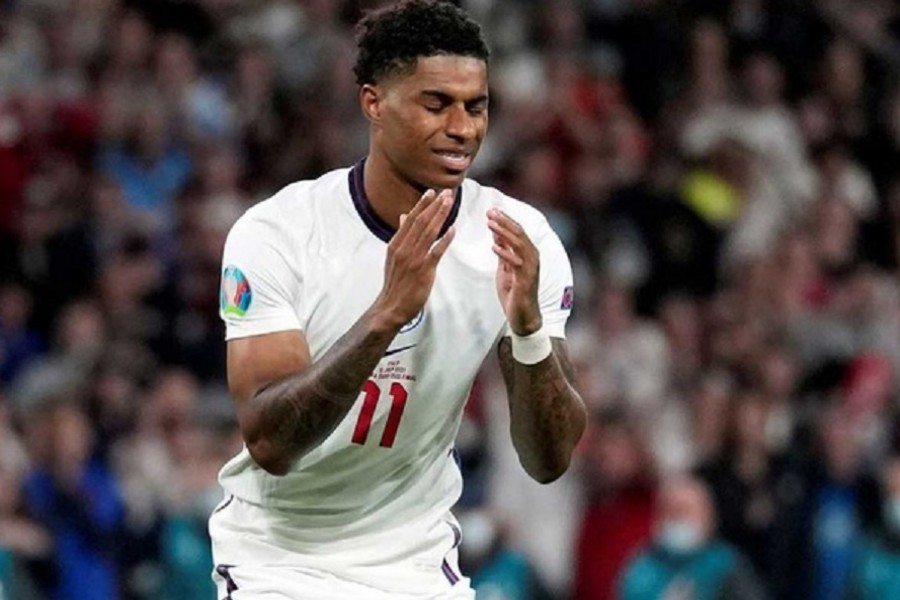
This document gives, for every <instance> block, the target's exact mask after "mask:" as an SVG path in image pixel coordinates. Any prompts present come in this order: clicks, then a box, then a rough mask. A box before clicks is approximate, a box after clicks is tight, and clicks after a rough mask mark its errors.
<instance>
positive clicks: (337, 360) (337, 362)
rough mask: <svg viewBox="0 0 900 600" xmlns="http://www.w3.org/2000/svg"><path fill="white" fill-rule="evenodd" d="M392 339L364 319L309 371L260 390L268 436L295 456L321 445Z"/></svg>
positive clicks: (262, 420) (259, 407)
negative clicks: (367, 323) (373, 330)
mask: <svg viewBox="0 0 900 600" xmlns="http://www.w3.org/2000/svg"><path fill="white" fill-rule="evenodd" d="M391 339H393V336H392V335H386V334H379V333H374V332H372V331H370V330H369V329H368V327H367V325H366V324H365V322H363V321H360V322H358V323H357V324H356V325H354V326H353V327H352V328H351V329H350V330H349V331H348V332H347V333H346V334H344V336H343V337H341V339H339V340H338V341H337V343H335V345H334V346H332V347H331V349H330V350H328V352H326V353H325V355H324V356H323V357H322V358H321V359H320V360H318V361H316V362H315V363H313V364H312V365H311V366H310V367H309V368H308V369H307V370H306V371H304V372H302V373H298V374H296V375H292V376H289V377H285V378H283V379H281V380H279V381H276V382H273V383H272V384H270V385H269V386H267V387H265V388H263V389H262V390H260V391H259V392H257V394H256V396H255V397H254V398H253V400H252V401H253V402H254V403H255V404H256V410H258V412H259V415H260V421H259V426H260V429H261V432H262V436H263V437H265V438H266V439H267V440H268V442H269V443H271V444H273V445H274V446H275V447H276V448H277V449H279V450H280V451H281V452H283V453H284V454H285V455H287V456H290V457H297V456H300V455H301V454H303V453H304V452H306V451H308V450H309V449H311V448H313V447H315V446H316V445H318V444H319V443H320V442H321V441H322V440H324V439H325V438H326V437H328V435H329V434H331V432H332V431H334V428H335V427H337V425H338V423H340V421H341V419H343V418H344V416H345V415H346V414H347V412H348V411H349V410H350V407H352V406H353V403H354V402H355V401H356V398H357V397H358V396H359V392H360V389H361V388H362V386H363V384H364V383H365V382H366V380H367V379H368V378H369V377H370V376H371V374H372V371H373V370H374V369H375V367H376V365H377V364H378V361H379V360H380V359H381V357H382V356H383V355H384V351H385V349H386V348H387V346H388V344H390V342H391Z"/></svg>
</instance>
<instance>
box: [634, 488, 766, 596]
mask: <svg viewBox="0 0 900 600" xmlns="http://www.w3.org/2000/svg"><path fill="white" fill-rule="evenodd" d="M714 530H715V512H714V508H713V504H712V499H711V498H710V494H709V491H708V490H707V489H706V487H705V486H704V485H703V484H702V483H701V482H700V481H698V480H696V479H693V478H689V477H685V478H682V479H675V480H671V481H669V482H668V483H666V484H665V485H664V486H663V488H662V489H661V490H660V497H659V504H658V507H657V517H656V532H655V539H654V542H653V544H652V545H650V546H649V547H648V548H647V549H645V550H644V551H643V552H641V553H640V554H638V555H637V556H636V557H635V558H634V560H632V561H631V563H630V565H629V566H628V567H627V569H626V570H625V572H624V574H623V576H622V579H621V581H620V584H619V598H621V600H668V599H670V598H679V599H680V598H691V599H697V600H706V599H709V600H715V599H721V600H755V599H757V598H764V597H765V596H764V594H763V591H762V587H761V585H760V583H759V581H758V580H757V578H756V575H755V574H754V573H753V570H752V568H751V567H750V564H749V562H748V561H747V560H746V559H745V558H744V557H743V556H742V555H741V554H740V553H738V551H736V550H735V549H734V548H732V547H730V546H728V545H727V544H725V543H724V542H722V541H720V540H719V538H718V537H717V536H716V534H715V531H714Z"/></svg>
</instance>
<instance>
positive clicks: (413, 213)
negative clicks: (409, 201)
mask: <svg viewBox="0 0 900 600" xmlns="http://www.w3.org/2000/svg"><path fill="white" fill-rule="evenodd" d="M436 197H437V192H436V191H435V190H432V189H429V190H425V193H424V194H422V196H421V197H420V198H419V201H418V202H416V203H415V204H414V205H413V207H412V209H411V210H410V211H409V212H408V213H405V214H402V215H400V226H399V227H398V228H397V233H395V234H394V237H393V238H392V239H391V242H392V243H393V244H394V246H395V247H396V246H399V245H400V244H402V243H403V242H404V240H406V238H408V237H409V234H410V231H411V230H412V229H413V228H414V227H413V224H414V223H415V221H416V219H417V218H418V217H419V215H420V214H422V212H423V211H425V210H426V209H427V208H428V207H429V206H431V205H432V204H433V203H434V202H433V200H434V199H435V198H436Z"/></svg>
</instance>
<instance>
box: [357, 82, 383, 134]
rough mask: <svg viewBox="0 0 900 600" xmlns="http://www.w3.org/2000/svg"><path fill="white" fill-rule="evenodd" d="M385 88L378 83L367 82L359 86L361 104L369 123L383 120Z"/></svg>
mask: <svg viewBox="0 0 900 600" xmlns="http://www.w3.org/2000/svg"><path fill="white" fill-rule="evenodd" d="M383 100H384V90H383V89H381V88H380V87H379V86H377V85H373V84H371V83H365V84H363V85H362V86H360V88H359V106H360V108H362V112H363V115H365V117H366V119H368V121H369V123H373V124H376V123H378V122H379V121H381V111H382V102H383Z"/></svg>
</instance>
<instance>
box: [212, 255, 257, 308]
mask: <svg viewBox="0 0 900 600" xmlns="http://www.w3.org/2000/svg"><path fill="white" fill-rule="evenodd" d="M252 299H253V291H252V290H251V289H250V282H249V281H247V278H246V277H245V276H244V274H243V273H242V272H241V270H240V269H238V268H237V267H235V266H233V265H228V266H227V267H225V270H224V271H222V287H221V289H220V291H219V306H220V307H221V309H222V313H224V314H226V315H235V316H238V317H243V316H244V315H245V314H247V309H248V308H250V301H251V300H252Z"/></svg>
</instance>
